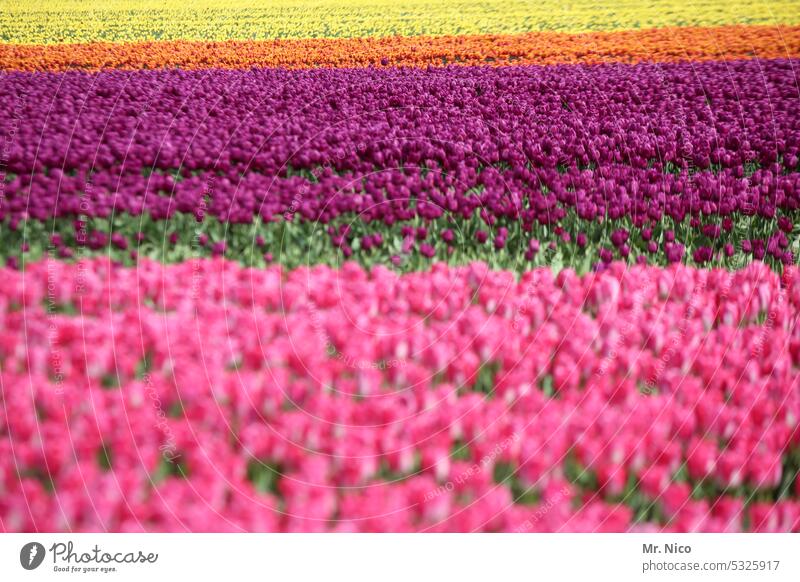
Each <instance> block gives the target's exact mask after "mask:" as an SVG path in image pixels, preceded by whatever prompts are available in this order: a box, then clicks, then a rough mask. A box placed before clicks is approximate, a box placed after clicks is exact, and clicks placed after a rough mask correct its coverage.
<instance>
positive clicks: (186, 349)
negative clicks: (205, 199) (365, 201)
mask: <svg viewBox="0 0 800 582" xmlns="http://www.w3.org/2000/svg"><path fill="white" fill-rule="evenodd" d="M798 315H800V272H799V271H798V270H797V269H796V268H795V267H790V268H787V269H786V270H785V271H784V273H783V274H782V275H781V276H779V275H777V274H775V273H774V272H773V271H771V270H770V269H769V268H767V267H766V266H764V265H762V264H759V263H754V264H752V265H750V266H748V267H746V268H745V269H743V270H740V271H737V272H734V273H731V272H727V271H724V270H714V271H706V270H696V269H692V268H688V267H683V266H672V267H669V268H653V267H633V268H630V267H627V266H625V265H623V264H620V263H614V264H612V265H611V266H610V268H609V269H608V270H606V271H604V272H603V273H597V274H590V275H586V276H584V277H578V276H576V275H575V274H574V273H572V272H570V271H563V272H562V273H561V274H560V275H559V276H557V277H554V276H553V274H552V273H551V272H550V271H549V270H548V269H538V270H534V271H529V272H526V273H524V274H523V275H522V276H521V278H520V279H519V280H517V279H516V278H515V277H514V276H513V275H512V274H511V273H508V272H502V271H491V270H489V269H487V268H486V266H485V265H482V264H478V263H476V264H473V265H470V266H468V267H461V268H448V267H446V266H444V265H436V266H434V267H433V268H432V269H431V270H430V271H429V272H426V273H418V274H409V275H397V274H395V273H392V272H390V271H388V270H386V269H376V270H374V271H372V272H371V273H370V272H365V271H363V270H362V269H360V268H359V267H357V266H355V265H353V264H348V265H345V266H344V267H342V268H341V269H339V270H334V269H329V268H327V267H313V268H307V269H299V270H296V271H291V272H289V271H285V270H283V269H282V268H280V267H278V266H274V267H270V268H267V269H245V268H242V267H240V266H238V265H237V264H236V263H232V262H228V261H224V260H213V261H209V260H206V261H189V262H185V263H182V264H179V265H173V266H164V265H160V264H158V263H153V262H149V261H143V262H142V263H141V264H140V265H139V267H138V268H137V269H127V268H123V267H119V266H115V265H113V264H112V263H109V262H108V261H103V260H92V261H81V262H78V263H73V264H67V263H61V262H56V261H52V262H47V261H44V262H40V263H36V264H31V265H28V267H27V270H26V272H25V273H24V274H22V273H18V272H16V271H10V270H5V271H4V272H3V273H2V277H0V370H2V371H1V372H0V380H1V382H0V386H1V387H2V393H1V394H2V402H3V410H4V414H3V415H2V416H0V437H2V438H0V463H2V470H1V471H0V477H1V478H0V490H1V491H2V492H3V494H2V495H0V519H2V522H3V524H4V527H5V528H7V529H10V530H13V531H19V530H26V531H29V530H36V529H38V530H45V531H53V530H70V531H81V530H89V531H97V530H103V531H105V530H112V531H140V530H147V531H168V530H181V531H183V530H186V529H188V530H191V531H221V530H248V531H627V530H653V529H658V530H676V531H738V530H742V529H747V530H756V531H797V530H798V529H800V504H799V503H798V494H800V484H799V483H798V482H797V476H796V475H797V468H798V465H799V464H800V455H799V453H800V448H798V447H799V446H800V440H799V438H798V430H797V422H798V414H797V413H798V410H800V402H798V394H800V392H799V391H798V388H800V385H798V378H800V374H798V367H799V366H800V327H798Z"/></svg>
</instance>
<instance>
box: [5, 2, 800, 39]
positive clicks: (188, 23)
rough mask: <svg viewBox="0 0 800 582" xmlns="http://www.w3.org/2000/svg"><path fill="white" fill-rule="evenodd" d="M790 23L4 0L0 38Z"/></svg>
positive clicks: (631, 11)
mask: <svg viewBox="0 0 800 582" xmlns="http://www.w3.org/2000/svg"><path fill="white" fill-rule="evenodd" d="M729 24H772V25H777V24H800V0H766V1H765V0H708V1H705V2H699V1H696V0H690V1H686V0H652V1H650V2H630V1H627V2H619V3H615V2H608V1H606V2H605V3H599V2H597V1H594V0H535V1H533V0H486V1H483V2H474V1H472V0H404V1H402V2H398V1H397V0H266V1H265V0H260V1H259V0H199V1H194V2H191V3H189V2H185V1H183V2H177V1H175V0H144V1H134V0H104V1H103V2H97V1H84V0H81V1H78V0H48V2H41V0H14V1H13V2H10V3H7V4H6V6H4V8H3V10H2V11H0V42H4V43H13V44H57V43H79V42H96V41H105V42H131V41H147V40H180V39H185V40H213V41H219V40H263V39H280V38H335V37H347V38H355V37H384V36H398V35H399V36H416V35H430V36H440V35H469V34H497V33H503V34H513V33H523V32H535V31H559V32H570V33H574V32H587V31H602V30H625V29H644V28H662V27H668V26H720V25H729Z"/></svg>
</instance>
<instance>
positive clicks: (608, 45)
mask: <svg viewBox="0 0 800 582" xmlns="http://www.w3.org/2000/svg"><path fill="white" fill-rule="evenodd" d="M798 55H800V26H780V27H776V26H721V27H702V28H677V27H673V28H661V29H649V30H625V31H615V32H595V33H582V34H567V33H556V32H535V33H526V34H510V35H475V36H440V37H387V38H352V39H351V38H331V39H307V40H274V41H222V42H202V41H151V42H135V43H86V44H66V45H9V44H0V69H2V70H22V71H65V70H73V69H79V70H89V71H94V70H99V69H104V68H116V69H129V70H139V69H143V68H150V69H154V68H171V67H179V68H182V69H205V68H212V67H216V68H229V69H239V68H250V67H283V68H311V67H367V66H426V65H437V66H438V65H448V64H463V65H479V64H481V65H483V64H494V65H509V64H571V63H585V64H596V63H605V62H626V63H631V62H643V61H652V62H673V61H688V60H691V61H702V60H711V59H716V60H721V59H725V60H729V59H747V58H780V57H794V56H798Z"/></svg>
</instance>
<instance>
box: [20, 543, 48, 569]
mask: <svg viewBox="0 0 800 582" xmlns="http://www.w3.org/2000/svg"><path fill="white" fill-rule="evenodd" d="M44 553H45V552H44V546H43V545H42V544H40V543H39V542H29V543H27V544H25V545H24V546H22V549H21V550H20V551H19V563H20V564H22V567H23V568H25V569H26V570H35V569H36V568H38V567H39V566H41V564H42V561H44Z"/></svg>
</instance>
